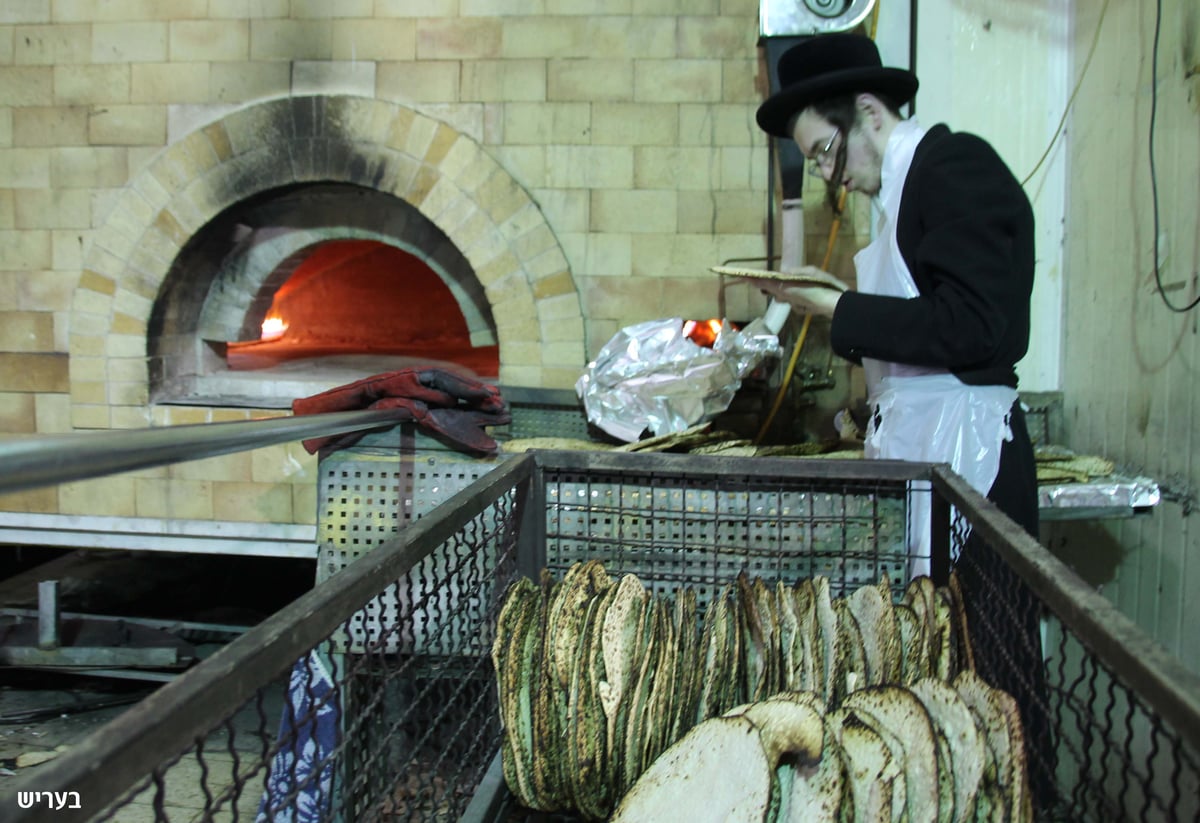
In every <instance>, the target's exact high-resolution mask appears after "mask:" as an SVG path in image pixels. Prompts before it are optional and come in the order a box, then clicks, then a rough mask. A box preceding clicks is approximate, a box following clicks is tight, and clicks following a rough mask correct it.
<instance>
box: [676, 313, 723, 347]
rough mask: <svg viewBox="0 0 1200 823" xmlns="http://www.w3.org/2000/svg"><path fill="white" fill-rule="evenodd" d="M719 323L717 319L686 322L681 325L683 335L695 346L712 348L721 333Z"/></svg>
mask: <svg viewBox="0 0 1200 823" xmlns="http://www.w3.org/2000/svg"><path fill="white" fill-rule="evenodd" d="M721 327H722V324H721V321H720V320H718V319H717V318H715V317H714V318H711V319H709V320H688V321H687V322H686V323H684V324H683V333H684V335H685V336H686V337H687V338H688V339H689V340H691V341H692V342H693V343H695V344H696V345H697V346H705V347H708V348H712V345H713V343H716V342H717V335H718V334H720V333H721Z"/></svg>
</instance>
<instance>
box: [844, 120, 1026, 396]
mask: <svg viewBox="0 0 1200 823" xmlns="http://www.w3.org/2000/svg"><path fill="white" fill-rule="evenodd" d="M1033 232H1034V224H1033V208H1032V207H1031V206H1030V204H1029V199H1028V198H1027V197H1026V196H1025V191H1024V189H1022V188H1021V184H1020V183H1019V182H1018V181H1017V180H1016V178H1014V177H1013V175H1012V172H1010V171H1009V170H1008V167H1007V166H1006V165H1005V164H1004V161H1003V160H1001V159H1000V157H999V155H997V154H996V152H995V150H993V149H992V147H991V146H990V145H988V144H987V143H986V142H984V141H983V140H981V139H980V138H978V137H975V136H974V135H970V134H965V133H959V134H954V133H952V132H951V131H950V130H949V129H948V128H946V127H945V126H942V125H939V126H934V127H933V128H931V129H930V130H929V131H928V132H927V133H926V134H925V136H924V138H922V140H921V142H920V144H919V145H918V146H917V150H916V154H915V155H914V156H913V160H912V165H911V166H910V167H909V171H908V177H907V178H906V179H905V181H904V190H903V192H902V194H901V199H900V214H899V218H898V222H897V225H896V241H897V243H898V245H899V246H900V253H901V255H903V257H904V260H905V262H907V263H908V268H909V271H910V272H911V273H912V276H913V281H914V282H915V283H916V285H917V289H918V290H919V291H920V293H921V295H920V297H916V298H913V299H905V298H899V297H885V296H882V295H875V294H864V293H862V292H847V293H846V294H844V295H843V296H842V298H841V300H839V301H838V305H837V310H836V311H835V312H834V315H833V326H832V328H831V331H830V335H831V343H832V346H833V349H834V351H835V352H837V353H838V354H839V355H841V356H842V357H846V358H848V359H850V360H854V361H861V360H862V358H863V357H871V358H874V359H876V360H886V361H888V362H892V363H905V364H908V365H915V366H933V367H941V368H945V369H949V370H950V371H951V372H953V373H954V374H955V375H956V376H957V377H958V378H959V379H960V380H962V381H963V382H964V383H969V384H972V385H997V384H998V385H1007V386H1011V387H1014V388H1015V387H1016V385H1017V377H1016V371H1015V366H1016V363H1017V361H1018V360H1020V359H1021V358H1022V357H1023V356H1024V355H1025V352H1026V350H1027V349H1028V347H1029V298H1030V293H1031V292H1032V290H1033V268H1034V250H1033V245H1034V235H1033Z"/></svg>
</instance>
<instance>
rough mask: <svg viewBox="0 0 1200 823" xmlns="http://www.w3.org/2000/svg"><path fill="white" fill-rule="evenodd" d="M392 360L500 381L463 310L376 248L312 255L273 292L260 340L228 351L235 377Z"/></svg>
mask: <svg viewBox="0 0 1200 823" xmlns="http://www.w3.org/2000/svg"><path fill="white" fill-rule="evenodd" d="M363 356H368V357H387V358H388V359H389V361H390V364H391V365H408V364H415V363H424V362H429V363H437V364H446V363H450V364H456V365H459V366H462V367H464V368H466V369H468V370H469V371H471V372H472V373H474V374H476V375H478V376H481V377H494V376H496V375H497V374H498V373H499V367H500V357H499V347H498V346H495V345H490V346H473V345H472V344H471V333H470V330H469V329H468V325H467V320H466V318H465V317H464V315H463V311H462V308H461V306H460V305H459V302H458V300H457V299H456V298H455V295H454V294H453V293H452V292H451V290H450V288H449V287H448V286H447V285H446V283H445V281H443V280H442V278H441V277H440V276H439V275H438V274H437V272H435V271H434V270H433V269H431V268H430V267H429V266H428V265H426V264H425V263H424V262H423V261H422V260H420V259H419V258H417V257H415V256H414V255H412V254H409V253H408V252H405V251H403V250H401V249H398V248H395V247H393V246H389V245H387V244H385V243H380V242H377V241H374V240H333V241H329V242H326V243H322V244H321V245H319V246H317V247H315V248H314V249H313V250H312V252H311V253H310V254H309V255H308V256H307V257H305V258H304V260H303V261H302V262H301V263H300V264H299V265H298V266H297V267H296V269H295V271H293V272H292V274H291V275H290V276H289V277H288V279H287V280H286V281H285V282H284V283H283V285H282V286H280V287H279V289H278V290H277V291H276V292H275V295H274V298H273V300H272V302H271V306H270V308H269V309H268V310H267V312H266V315H265V317H264V319H263V321H262V331H261V335H260V338H259V339H258V340H248V341H241V342H234V343H230V344H229V345H228V347H227V350H226V362H227V364H228V366H229V368H230V369H234V370H242V369H263V368H269V367H273V366H277V365H281V364H283V363H285V362H290V361H299V360H315V359H321V360H325V361H328V360H330V359H333V358H338V359H341V360H346V359H347V358H358V359H361V358H362V357H363Z"/></svg>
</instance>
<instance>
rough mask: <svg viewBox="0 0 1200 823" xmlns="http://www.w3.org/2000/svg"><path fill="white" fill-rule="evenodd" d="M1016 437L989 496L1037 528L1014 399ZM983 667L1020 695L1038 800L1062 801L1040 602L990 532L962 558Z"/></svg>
mask: <svg viewBox="0 0 1200 823" xmlns="http://www.w3.org/2000/svg"><path fill="white" fill-rule="evenodd" d="M1010 423H1011V427H1012V432H1013V439H1012V441H1011V442H1005V443H1004V445H1003V446H1002V447H1001V450H1000V470H999V472H998V473H997V476H996V480H995V482H994V483H993V484H992V488H991V490H990V491H989V492H988V495H987V496H988V499H989V500H991V501H992V502H993V503H995V504H996V505H997V506H999V507H1000V509H1001V510H1003V511H1004V513H1005V514H1007V515H1008V516H1009V517H1010V518H1012V519H1013V520H1014V521H1015V522H1016V523H1018V524H1019V525H1021V526H1022V527H1024V529H1025V531H1027V532H1028V533H1029V534H1031V535H1033V536H1034V537H1035V538H1036V537H1037V536H1038V492H1037V472H1036V465H1035V461H1034V455H1033V445H1032V443H1031V441H1030V438H1029V431H1028V428H1027V427H1026V425H1025V415H1024V413H1023V412H1022V411H1021V406H1020V401H1018V402H1017V403H1016V404H1014V405H1013V408H1012V411H1011V415H1010ZM955 570H956V572H957V574H958V578H959V583H960V584H961V586H962V588H963V598H964V601H965V606H966V611H967V622H968V626H969V631H970V634H971V642H972V646H973V648H974V652H975V667H976V670H977V671H978V673H979V675H980V676H981V677H982V678H983V679H984V680H986V681H987V682H988V683H990V684H991V685H992V686H994V687H996V688H998V689H1002V690H1004V691H1006V692H1008V693H1009V694H1010V695H1012V696H1013V698H1014V699H1015V700H1016V702H1017V706H1018V708H1019V709H1020V711H1021V720H1022V725H1023V727H1024V732H1025V751H1026V755H1027V757H1028V764H1029V781H1030V789H1031V794H1032V796H1033V801H1034V807H1035V818H1039V817H1040V816H1041V815H1040V814H1037V812H1038V811H1039V810H1040V811H1041V813H1042V814H1044V813H1045V812H1046V810H1048V809H1049V808H1050V807H1051V806H1052V805H1053V804H1054V802H1055V797H1056V790H1055V787H1054V773H1055V765H1056V764H1055V755H1054V750H1055V742H1054V725H1053V723H1052V722H1051V714H1050V708H1049V692H1048V689H1047V683H1046V667H1045V662H1044V656H1043V653H1042V640H1041V627H1040V620H1041V617H1042V608H1041V602H1040V601H1039V600H1037V599H1036V598H1035V597H1034V596H1033V594H1032V592H1030V591H1029V589H1028V588H1027V587H1026V585H1025V583H1024V581H1022V579H1021V578H1020V577H1019V576H1018V575H1017V574H1016V573H1015V572H1014V571H1013V570H1012V568H1011V567H1010V566H1009V565H1008V564H1007V563H1006V562H1004V560H1002V559H1001V558H1000V556H999V555H998V554H996V552H995V551H994V550H993V549H992V547H991V546H989V545H988V544H987V543H986V542H985V541H984V540H982V539H981V538H979V537H977V536H976V535H975V534H974V533H972V535H971V536H970V537H968V538H967V541H966V544H965V545H964V546H963V548H962V551H961V552H960V554H959V558H958V560H957V562H956V563H955Z"/></svg>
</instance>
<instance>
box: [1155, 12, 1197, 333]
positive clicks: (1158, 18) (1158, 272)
mask: <svg viewBox="0 0 1200 823" xmlns="http://www.w3.org/2000/svg"><path fill="white" fill-rule="evenodd" d="M1161 34H1162V0H1155V4H1154V46H1153V50H1152V52H1151V54H1150V197H1151V200H1152V205H1153V210H1154V284H1155V286H1156V287H1157V288H1158V296H1159V297H1161V298H1162V301H1163V305H1164V306H1166V307H1167V308H1168V309H1170V310H1171V311H1173V312H1178V313H1180V314H1182V313H1184V312H1189V311H1191V310H1192V309H1194V308H1196V306H1197V305H1200V295H1197V296H1196V297H1195V298H1194V299H1193V300H1192V302H1190V303H1188V304H1187V305H1186V306H1176V305H1175V304H1174V303H1172V302H1171V299H1170V298H1169V297H1167V291H1166V289H1165V288H1163V282H1162V269H1161V267H1160V265H1159V259H1158V235H1159V231H1160V220H1159V211H1158V169H1157V168H1156V167H1155V161H1154V127H1155V123H1156V121H1157V119H1158V42H1159V38H1160V36H1161Z"/></svg>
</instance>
